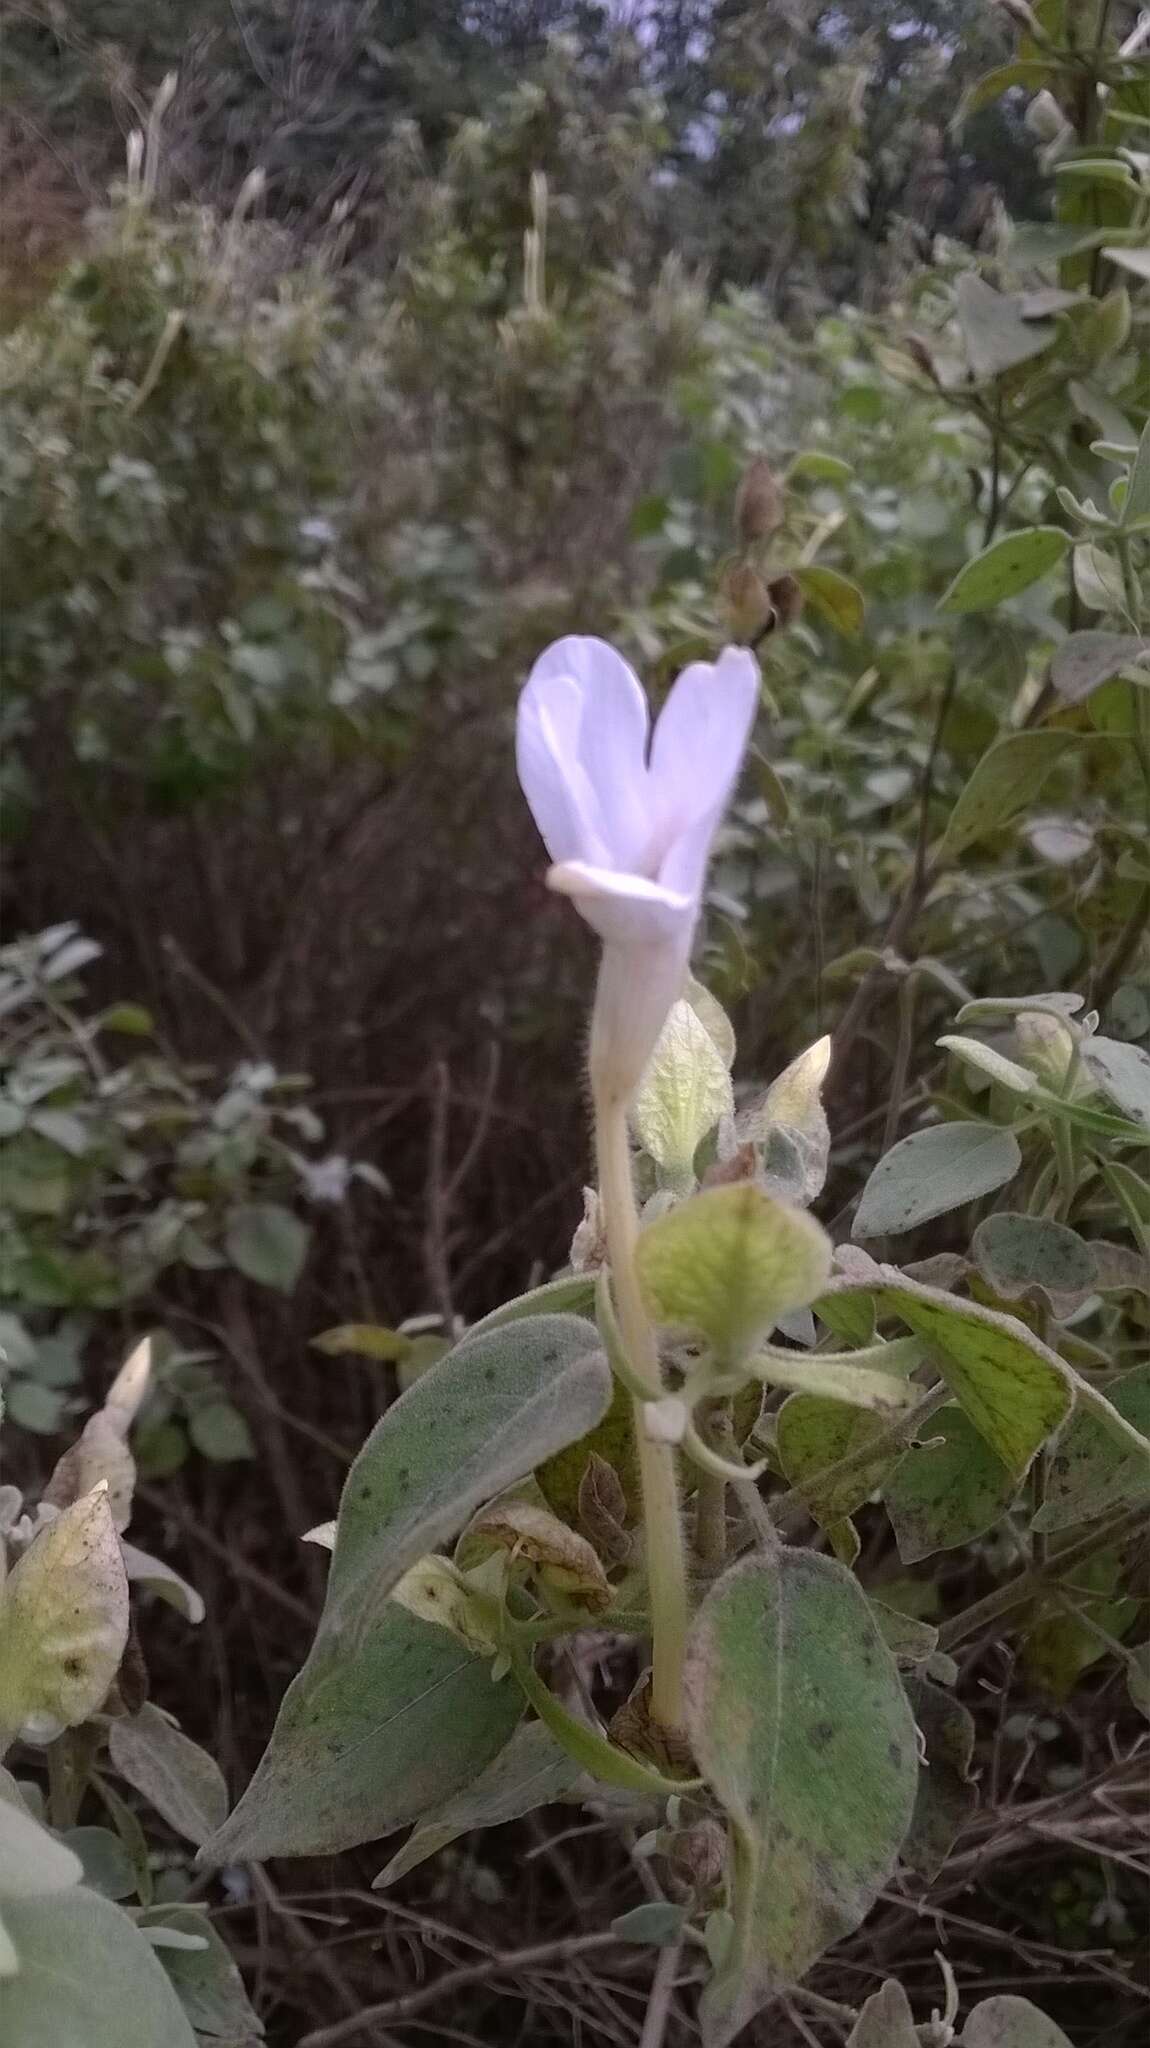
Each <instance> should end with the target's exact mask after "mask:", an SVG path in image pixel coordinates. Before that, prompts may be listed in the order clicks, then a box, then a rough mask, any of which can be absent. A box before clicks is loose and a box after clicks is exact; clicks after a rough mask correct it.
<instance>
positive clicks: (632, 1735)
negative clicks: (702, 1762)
mask: <svg viewBox="0 0 1150 2048" xmlns="http://www.w3.org/2000/svg"><path fill="white" fill-rule="evenodd" d="M607 1734H608V1736H609V1737H610V1739H611V1741H612V1742H614V1743H616V1744H617V1745H618V1747H619V1748H620V1749H625V1750H627V1751H628V1752H629V1754H630V1755H631V1756H637V1757H640V1758H641V1759H642V1760H643V1762H644V1763H653V1764H655V1765H657V1766H658V1768H659V1770H661V1771H663V1772H665V1773H666V1774H667V1775H668V1776H670V1777H676V1776H678V1775H680V1774H682V1775H683V1776H687V1777H693V1776H694V1774H695V1759H694V1757H693V1756H692V1754H691V1747H690V1744H689V1743H688V1741H687V1738H686V1736H685V1735H684V1734H683V1733H682V1730H681V1729H678V1728H664V1727H663V1724H662V1722H661V1721H655V1720H653V1719H652V1718H651V1674H650V1672H649V1671H645V1672H644V1673H643V1676H642V1678H641V1679H640V1680H639V1682H638V1684H637V1685H636V1686H635V1687H634V1688H633V1690H632V1691H631V1693H630V1695H629V1696H628V1698H627V1699H625V1700H624V1702H623V1704H622V1706H621V1707H619V1708H617V1709H616V1711H615V1713H614V1714H613V1715H612V1716H611V1719H610V1721H609V1722H608V1724H607Z"/></svg>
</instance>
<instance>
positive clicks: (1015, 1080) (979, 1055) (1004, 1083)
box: [936, 1031, 1035, 1095]
mask: <svg viewBox="0 0 1150 2048" xmlns="http://www.w3.org/2000/svg"><path fill="white" fill-rule="evenodd" d="M936 1042H937V1044H939V1045H941V1046H945V1048H946V1050H947V1052H952V1053H953V1054H954V1056H955V1058H956V1059H959V1060H961V1061H962V1063H963V1065H964V1066H966V1067H973V1068H974V1069H975V1071H976V1072H977V1073H980V1074H988V1075H989V1076H990V1079H991V1080H992V1081H995V1082H997V1084H998V1086H999V1087H1000V1088H1009V1089H1011V1091H1012V1092H1013V1093H1014V1094H1015V1095H1033V1093H1034V1089H1035V1079H1034V1075H1033V1074H1032V1073H1031V1071H1030V1068H1029V1067H1024V1066H1020V1064H1019V1062H1018V1061H1017V1060H1008V1059H1007V1058H1006V1055H1005V1054H1004V1053H1001V1052H999V1051H998V1049H997V1047H996V1046H993V1045H984V1044H983V1043H982V1040H981V1039H980V1038H964V1037H963V1036H962V1034H961V1033H960V1032H957V1031H944V1033H943V1035H942V1037H941V1038H940V1039H938V1040H937V1041H936Z"/></svg>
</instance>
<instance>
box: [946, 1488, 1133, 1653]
mask: <svg viewBox="0 0 1150 2048" xmlns="http://www.w3.org/2000/svg"><path fill="white" fill-rule="evenodd" d="M1145 1521H1146V1514H1145V1509H1144V1508H1128V1509H1127V1510H1126V1511H1125V1513H1124V1514H1121V1515H1116V1516H1115V1517H1114V1518H1113V1520H1111V1521H1108V1522H1101V1523H1099V1524H1097V1525H1096V1527H1094V1528H1093V1529H1091V1530H1090V1531H1089V1532H1088V1533H1087V1534H1086V1535H1085V1536H1080V1537H1079V1539H1078V1541H1077V1543H1070V1544H1068V1545H1067V1547H1066V1549H1065V1550H1060V1551H1058V1552H1056V1554H1055V1555H1054V1557H1052V1558H1051V1560H1050V1567H1049V1569H1047V1570H1045V1571H1036V1570H1034V1569H1031V1570H1030V1571H1025V1572H1020V1573H1019V1574H1018V1576H1017V1578H1014V1579H1008V1580H1007V1583H1006V1584H1005V1586H997V1587H996V1588H995V1590H994V1592H993V1593H988V1594H987V1595H986V1598H985V1599H983V1600H976V1601H975V1602H974V1605H973V1606H972V1607H967V1608H965V1609H964V1611H963V1612H962V1613H961V1614H956V1615H954V1616H953V1617H952V1619H951V1620H950V1621H947V1622H944V1623H943V1625H942V1627H941V1628H940V1630H939V1632H938V1647H939V1649H940V1650H952V1649H953V1648H954V1646H955V1644H956V1643H964V1642H965V1641H966V1639H967V1637H968V1636H973V1635H978V1634H979V1633H980V1632H981V1630H982V1629H984V1628H986V1627H987V1626H988V1624H989V1623H990V1622H993V1621H998V1620H1000V1618H1001V1617H1002V1615H1004V1614H1009V1613H1010V1611H1011V1609H1012V1608H1015V1607H1019V1606H1021V1605H1022V1604H1023V1603H1024V1602H1025V1601H1027V1600H1031V1599H1033V1598H1034V1597H1035V1595H1037V1594H1039V1593H1043V1592H1045V1591H1046V1590H1047V1589H1048V1588H1049V1587H1050V1586H1051V1585H1053V1584H1055V1583H1056V1582H1057V1581H1058V1580H1059V1579H1062V1578H1064V1577H1065V1576H1066V1574H1067V1573H1068V1572H1072V1571H1074V1570H1076V1569H1077V1567H1078V1566H1079V1565H1080V1564H1084V1563H1085V1562H1086V1560H1087V1558H1090V1557H1094V1556H1095V1555H1096V1554H1097V1552H1098V1551H1100V1550H1109V1549H1110V1548H1111V1547H1112V1546H1113V1545H1116V1544H1119V1543H1123V1542H1125V1540H1126V1538H1127V1537H1128V1536H1136V1535H1137V1534H1138V1533H1139V1531H1140V1530H1141V1529H1142V1528H1143V1527H1144V1526H1145Z"/></svg>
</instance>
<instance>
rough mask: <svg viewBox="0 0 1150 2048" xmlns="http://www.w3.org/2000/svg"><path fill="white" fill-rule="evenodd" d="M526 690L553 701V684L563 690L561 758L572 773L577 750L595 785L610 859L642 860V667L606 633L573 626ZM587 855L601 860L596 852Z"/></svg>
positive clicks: (629, 863) (633, 863) (609, 862)
mask: <svg viewBox="0 0 1150 2048" xmlns="http://www.w3.org/2000/svg"><path fill="white" fill-rule="evenodd" d="M571 683H574V685H575V688H576V695H577V701H578V704H579V707H580V710H579V718H578V725H577V730H576V731H573V730H572V726H571V711H570V703H571V699H570V695H569V694H568V691H569V686H570V684H571ZM527 689H528V690H529V691H533V692H534V693H535V694H536V696H537V697H538V698H541V699H542V700H543V701H545V702H546V703H548V705H549V704H550V699H551V692H552V691H557V692H559V693H560V694H562V696H563V708H562V711H561V712H560V713H559V714H558V716H557V717H556V718H555V723H556V726H557V728H558V727H559V724H560V720H561V721H562V730H561V739H560V759H561V761H562V764H563V767H564V769H565V771H566V772H567V773H568V774H570V773H571V770H572V769H573V768H574V767H575V764H576V757H577V762H578V767H579V768H580V769H581V770H582V771H583V776H584V777H585V778H586V780H585V783H584V784H583V785H582V786H583V787H585V788H588V789H590V791H591V792H592V795H593V799H594V806H595V809H594V820H595V826H596V831H597V834H598V837H599V839H600V841H601V844H602V848H603V854H604V865H606V866H610V867H620V868H638V867H640V866H641V865H642V863H643V856H644V853H645V851H646V848H647V843H648V839H649V837H650V831H649V803H648V790H647V728H648V713H647V699H646V697H645V695H644V693H643V687H642V684H641V683H640V681H639V678H638V676H637V675H636V674H635V671H634V670H633V669H632V668H631V666H630V664H629V663H628V662H626V661H624V659H623V657H622V655H621V654H619V653H617V652H616V650H615V648H613V647H612V646H610V645H609V644H608V642H607V641H606V640H597V639H595V638H594V637H593V636H591V635H583V634H576V633H571V634H568V635H567V637H566V638H565V639H563V640H556V641H555V642H554V644H553V645H552V646H551V647H548V648H546V649H545V650H544V652H543V653H542V654H541V655H540V657H539V659H538V661H537V662H536V664H535V666H534V668H533V669H532V671H531V676H530V680H529V682H528V684H527ZM524 694H525V695H526V692H525V693H524ZM576 779H578V778H576ZM557 857H558V858H560V859H562V858H568V859H569V858H571V857H572V856H571V855H559V856H557ZM585 857H586V858H590V859H592V860H594V859H595V856H594V855H593V854H588V855H586V856H585Z"/></svg>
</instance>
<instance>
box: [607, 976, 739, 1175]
mask: <svg viewBox="0 0 1150 2048" xmlns="http://www.w3.org/2000/svg"><path fill="white" fill-rule="evenodd" d="M734 1112H735V1097H734V1092H733V1090H732V1088H731V1077H730V1074H729V1073H728V1072H727V1064H726V1061H725V1060H724V1059H723V1057H722V1055H721V1053H720V1052H719V1049H718V1047H717V1046H716V1044H715V1041H714V1039H713V1038H712V1036H711V1034H710V1032H709V1031H708V1030H707V1029H706V1026H705V1025H704V1024H703V1022H702V1021H701V1019H700V1018H699V1017H698V1015H697V1014H696V1012H695V1010H694V1009H693V1008H692V1006H691V1004H690V1003H687V1002H682V1001H680V1002H677V1003H674V1004H673V1005H672V1007H671V1011H670V1014H669V1016H668V1018H667V1021H666V1023H665V1024H664V1026H663V1029H662V1031H661V1033H660V1034H659V1040H658V1043H657V1044H656V1046H655V1050H654V1052H653V1053H652V1054H651V1058H650V1061H649V1063H648V1065H647V1069H646V1072H645V1073H644V1075H643V1079H642V1081H641V1083H640V1085H639V1092H638V1095H637V1096H636V1098H635V1103H634V1107H633V1109H632V1112H631V1119H632V1122H633V1124H634V1127H635V1135H636V1137H637V1138H638V1140H639V1143H640V1144H641V1146H642V1147H643V1150H644V1151H645V1152H646V1153H648V1154H649V1155H650V1157H651V1158H652V1159H653V1160H654V1162H655V1165H656V1166H657V1167H658V1169H659V1174H660V1178H661V1179H662V1180H663V1181H664V1182H665V1183H666V1184H667V1185H668V1186H670V1187H673V1188H676V1189H678V1190H679V1191H680V1192H683V1191H685V1190H689V1189H690V1187H691V1186H692V1184H693V1182H694V1177H695V1168H694V1161H695V1153H696V1151H697V1149H698V1147H699V1145H700V1144H701V1142H702V1140H703V1139H704V1138H705V1137H706V1135H707V1133H708V1131H713V1130H714V1128H715V1125H716V1124H717V1123H718V1122H719V1121H720V1119H721V1118H722V1117H729V1116H733V1115H734Z"/></svg>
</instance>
